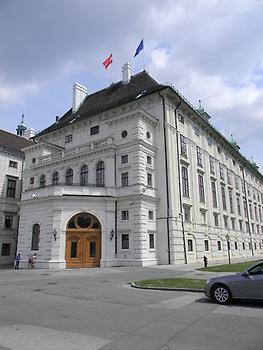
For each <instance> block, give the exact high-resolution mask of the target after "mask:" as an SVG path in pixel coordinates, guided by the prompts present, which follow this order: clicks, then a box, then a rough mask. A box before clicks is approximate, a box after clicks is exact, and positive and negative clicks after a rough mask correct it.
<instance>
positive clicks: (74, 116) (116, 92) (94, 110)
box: [36, 71, 167, 137]
mask: <svg viewBox="0 0 263 350" xmlns="http://www.w3.org/2000/svg"><path fill="white" fill-rule="evenodd" d="M166 88H167V86H166V85H161V84H158V83H157V82H156V81H155V80H154V79H153V78H152V77H151V76H150V75H149V74H148V73H147V72H146V71H143V72H140V73H138V74H136V75H134V76H132V77H131V80H130V81H129V83H123V82H122V81H119V82H117V83H115V84H112V85H110V86H109V87H107V88H106V89H103V90H100V91H97V92H95V93H93V94H91V95H88V96H87V97H86V98H85V100H84V102H83V103H82V105H81V106H80V108H79V109H78V110H77V111H76V112H75V113H72V109H70V110H69V111H67V112H66V113H65V114H64V115H63V116H62V117H61V118H60V119H59V120H58V122H56V123H54V124H52V125H51V126H49V127H48V128H47V129H45V130H43V131H41V132H40V133H39V134H37V135H36V137H38V136H41V135H44V134H47V133H49V132H52V131H54V130H57V129H60V128H62V127H64V126H66V125H68V124H69V123H70V124H71V123H74V122H77V121H79V120H82V119H86V118H89V117H92V116H94V115H96V114H99V113H102V112H105V111H107V110H109V109H111V108H114V107H117V106H120V105H123V104H125V103H127V102H130V101H133V100H136V98H138V97H140V96H146V95H149V94H151V93H153V92H156V91H159V90H162V89H166Z"/></svg>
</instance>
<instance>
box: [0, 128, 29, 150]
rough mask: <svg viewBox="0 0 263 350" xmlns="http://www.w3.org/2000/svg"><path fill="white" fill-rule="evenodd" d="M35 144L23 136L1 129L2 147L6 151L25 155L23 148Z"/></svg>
mask: <svg viewBox="0 0 263 350" xmlns="http://www.w3.org/2000/svg"><path fill="white" fill-rule="evenodd" d="M33 143H34V142H33V141H29V140H27V139H25V138H23V137H21V136H17V135H15V134H12V133H10V132H8V131H5V130H2V129H0V147H2V148H4V149H5V150H8V151H10V152H15V153H19V154H20V155H23V152H22V151H21V150H22V148H25V147H27V146H30V145H32V144H33Z"/></svg>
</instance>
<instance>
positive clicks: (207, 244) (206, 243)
mask: <svg viewBox="0 0 263 350" xmlns="http://www.w3.org/2000/svg"><path fill="white" fill-rule="evenodd" d="M204 245H205V251H206V252H208V251H209V242H208V239H205V240H204Z"/></svg>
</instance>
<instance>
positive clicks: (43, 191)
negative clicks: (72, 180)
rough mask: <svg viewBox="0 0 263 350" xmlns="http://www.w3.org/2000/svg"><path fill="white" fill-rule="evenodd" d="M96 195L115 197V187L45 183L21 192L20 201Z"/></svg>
mask: <svg viewBox="0 0 263 350" xmlns="http://www.w3.org/2000/svg"><path fill="white" fill-rule="evenodd" d="M70 195H72V196H96V197H116V188H113V187H102V186H101V187H98V186H96V185H93V184H89V185H87V186H80V185H79V184H73V185H66V184H65V183H59V184H58V185H47V186H45V187H37V188H32V189H28V190H26V191H25V192H23V194H22V199H21V200H22V201H26V200H32V199H41V198H47V197H49V198H51V197H59V196H70Z"/></svg>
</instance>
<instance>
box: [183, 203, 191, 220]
mask: <svg viewBox="0 0 263 350" xmlns="http://www.w3.org/2000/svg"><path fill="white" fill-rule="evenodd" d="M184 221H185V222H190V221H191V207H189V206H188V205H184Z"/></svg>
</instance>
